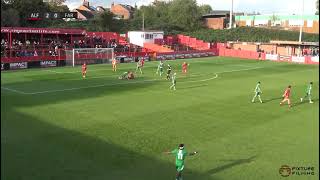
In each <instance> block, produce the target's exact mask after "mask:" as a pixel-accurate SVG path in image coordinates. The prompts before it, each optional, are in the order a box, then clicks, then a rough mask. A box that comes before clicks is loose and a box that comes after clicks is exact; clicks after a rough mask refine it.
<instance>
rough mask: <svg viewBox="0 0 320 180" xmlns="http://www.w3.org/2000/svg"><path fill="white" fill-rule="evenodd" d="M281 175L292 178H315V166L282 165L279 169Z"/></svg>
mask: <svg viewBox="0 0 320 180" xmlns="http://www.w3.org/2000/svg"><path fill="white" fill-rule="evenodd" d="M279 174H280V175H281V176H282V177H288V176H290V175H292V176H313V175H315V172H314V167H313V166H293V167H290V166H288V165H282V166H281V167H280V168H279Z"/></svg>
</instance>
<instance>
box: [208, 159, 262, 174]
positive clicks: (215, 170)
mask: <svg viewBox="0 0 320 180" xmlns="http://www.w3.org/2000/svg"><path fill="white" fill-rule="evenodd" d="M256 157H257V156H251V157H249V158H246V159H237V160H223V161H231V162H230V163H228V164H225V165H222V166H219V167H216V168H213V169H211V170H209V171H207V174H208V175H212V174H216V173H218V172H221V171H224V170H226V169H229V168H232V167H234V166H238V165H242V164H246V163H250V162H252V161H254V159H255V158H256Z"/></svg>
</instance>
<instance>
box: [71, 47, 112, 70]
mask: <svg viewBox="0 0 320 180" xmlns="http://www.w3.org/2000/svg"><path fill="white" fill-rule="evenodd" d="M113 58H114V49H113V48H79V49H72V50H66V65H71V66H73V67H74V66H76V65H82V64H83V63H86V64H105V63H111V61H112V59H113Z"/></svg>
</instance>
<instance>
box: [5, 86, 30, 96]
mask: <svg viewBox="0 0 320 180" xmlns="http://www.w3.org/2000/svg"><path fill="white" fill-rule="evenodd" d="M1 89H4V90H7V91H11V92H15V93H18V94H28V93H26V92H23V91H19V90H16V89H11V88H7V87H2V86H1Z"/></svg>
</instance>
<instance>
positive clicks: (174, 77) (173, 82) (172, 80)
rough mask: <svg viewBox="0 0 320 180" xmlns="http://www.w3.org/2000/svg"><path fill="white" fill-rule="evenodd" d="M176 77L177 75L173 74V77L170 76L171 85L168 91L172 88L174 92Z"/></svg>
mask: <svg viewBox="0 0 320 180" xmlns="http://www.w3.org/2000/svg"><path fill="white" fill-rule="evenodd" d="M176 76H177V73H173V75H172V76H171V82H172V85H171V86H170V89H172V88H173V90H176V83H177V81H176Z"/></svg>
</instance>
